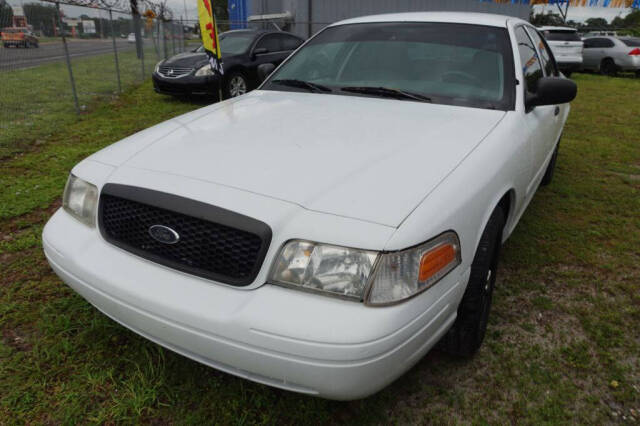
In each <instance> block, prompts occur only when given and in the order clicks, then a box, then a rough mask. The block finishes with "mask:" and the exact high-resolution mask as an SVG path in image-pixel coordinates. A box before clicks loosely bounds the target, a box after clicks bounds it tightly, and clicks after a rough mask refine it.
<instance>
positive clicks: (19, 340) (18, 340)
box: [2, 329, 32, 352]
mask: <svg viewBox="0 0 640 426" xmlns="http://www.w3.org/2000/svg"><path fill="white" fill-rule="evenodd" d="M2 340H3V341H4V342H5V343H6V344H7V345H8V346H11V347H12V348H14V349H17V350H19V351H23V352H28V351H30V350H31V348H32V346H31V344H30V343H29V342H28V341H27V339H26V338H25V337H24V336H21V335H20V333H19V332H18V331H16V330H11V329H4V330H2Z"/></svg>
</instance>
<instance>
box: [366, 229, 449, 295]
mask: <svg viewBox="0 0 640 426" xmlns="http://www.w3.org/2000/svg"><path fill="white" fill-rule="evenodd" d="M460 262H461V257H460V241H459V240H458V236H457V235H456V233H455V232H451V231H449V232H445V233H444V234H441V235H439V236H438V237H436V238H434V239H432V240H430V241H428V242H426V243H424V244H421V245H419V246H417V247H414V248H411V249H408V250H402V251H397V252H392V253H386V254H384V255H383V256H382V258H381V259H380V263H379V265H378V267H377V268H376V273H375V276H374V277H373V281H372V283H371V287H370V289H369V292H368V294H367V300H366V302H367V304H369V305H387V304H391V303H396V302H399V301H401V300H404V299H408V298H409V297H412V296H415V295H416V294H418V293H420V292H422V291H424V290H426V289H428V288H429V287H431V286H433V285H434V284H435V283H437V282H438V281H440V279H441V278H442V277H444V276H445V275H447V274H448V273H449V272H450V271H451V270H452V269H454V268H455V267H456V266H458V265H459V264H460Z"/></svg>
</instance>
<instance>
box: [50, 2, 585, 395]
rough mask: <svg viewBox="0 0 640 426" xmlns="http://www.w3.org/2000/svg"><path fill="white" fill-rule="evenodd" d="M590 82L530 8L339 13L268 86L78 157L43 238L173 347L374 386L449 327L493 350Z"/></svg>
mask: <svg viewBox="0 0 640 426" xmlns="http://www.w3.org/2000/svg"><path fill="white" fill-rule="evenodd" d="M263 65H264V66H265V67H267V66H268V65H267V64H263ZM575 94H576V85H575V83H573V82H572V81H571V80H568V79H566V78H563V77H561V76H559V75H558V71H557V69H556V64H555V63H554V61H553V56H552V55H550V54H549V52H548V48H547V46H546V44H545V42H544V40H542V38H541V36H540V35H539V34H538V32H537V31H536V29H535V28H534V27H532V26H531V25H530V24H529V23H527V22H525V21H522V20H519V19H514V18H510V17H506V16H499V15H484V14H468V13H409V14H396V15H380V16H371V17H366V18H360V19H350V20H347V21H342V22H339V23H337V24H334V25H331V26H329V27H327V28H325V29H324V30H322V31H321V32H320V33H318V34H317V35H316V36H314V37H313V38H312V39H310V40H309V41H308V42H306V43H305V44H304V45H303V46H302V47H300V48H299V49H298V50H297V51H296V52H295V53H294V54H293V55H292V56H290V57H289V58H288V59H287V60H286V61H285V62H284V63H283V64H282V65H281V66H280V67H279V68H278V69H276V70H275V71H274V72H273V73H272V74H271V75H270V76H269V78H268V80H267V81H265V82H264V83H263V85H262V86H261V87H260V88H259V89H258V90H256V91H253V92H251V93H248V94H246V95H242V96H239V97H236V98H233V99H230V100H227V101H224V102H221V103H218V104H215V105H211V106H208V107H205V108H202V109H200V110H197V111H193V112H191V113H188V114H185V115H182V116H180V117H176V118H174V119H172V120H169V121H167V122H165V123H162V124H159V125H157V126H155V127H152V128H150V129H147V130H144V131H142V132H140V133H138V134H136V135H133V136H131V137H128V138H126V139H124V140H122V141H120V142H118V143H116V144H114V145H112V146H110V147H108V148H106V149H104V150H102V151H99V152H97V153H96V154H93V155H92V156H90V157H89V158H87V159H85V160H84V161H82V162H80V163H79V164H78V165H76V166H75V167H74V168H73V170H72V174H71V175H70V177H69V180H68V183H67V186H66V188H65V191H64V196H63V208H62V209H60V210H59V211H58V212H56V213H55V214H54V215H53V217H52V218H51V219H50V220H49V222H48V223H47V225H46V227H45V229H44V232H43V246H44V251H45V254H46V256H47V259H48V260H49V263H50V264H51V266H52V267H53V269H54V270H55V271H56V273H57V274H58V275H59V276H60V277H61V278H62V279H63V280H64V281H65V282H66V283H67V284H68V285H69V286H71V287H72V288H73V289H75V290H76V291H77V292H78V293H80V294H81V295H82V296H83V297H85V298H86V299H87V300H88V301H89V302H91V303H92V304H93V305H95V306H96V307H97V308H98V309H100V310H101V311H102V312H104V313H105V314H106V315H108V316H110V317H111V318H113V319H114V320H115V321H118V322H119V323H121V324H122V325H124V326H126V327H129V328H130V329H132V330H134V331H135V332H136V333H139V334H140V335H142V336H144V337H146V338H148V339H150V340H153V341H154V342H157V343H158V344H160V345H163V346H165V347H167V348H169V349H171V350H173V351H176V352H178V353H181V354H183V355H184V356H187V357H189V358H192V359H194V360H196V361H199V362H202V363H204V364H207V365H210V366H212V367H215V368H218V369H220V370H223V371H226V372H229V373H231V374H235V375H238V376H240V377H244V378H246V379H249V380H254V381H256V382H260V383H265V384H268V385H271V386H276V387H279V388H283V389H288V390H291V391H296V392H302V393H305V394H309V395H319V396H323V397H327V398H335V399H355V398H362V397H365V396H367V395H370V394H371V393H373V392H376V391H378V390H380V389H381V388H383V387H384V386H386V385H387V384H389V383H390V382H392V381H393V380H394V379H396V378H397V377H398V376H399V375H401V374H402V373H403V372H405V371H407V370H408V369H409V368H411V366H412V365H414V364H415V363H416V362H418V361H419V360H420V358H422V357H423V356H424V355H425V354H426V353H427V352H428V351H429V350H430V349H431V348H432V347H433V346H434V345H435V344H436V343H437V342H438V341H441V342H442V347H443V348H444V349H446V350H447V351H449V352H451V353H454V354H459V355H466V356H469V355H472V354H473V353H474V352H475V351H476V350H477V349H478V348H479V347H480V344H481V343H482V340H483V337H484V334H485V330H486V327H487V320H488V317H489V310H490V306H491V299H492V294H493V288H494V284H495V282H496V276H497V269H496V268H497V266H498V257H499V254H500V246H501V245H502V242H503V241H505V240H506V239H507V238H508V237H509V235H510V234H511V233H512V231H513V229H514V228H515V226H516V224H517V223H518V220H519V219H520V217H521V215H522V214H523V213H524V210H525V208H526V207H527V205H528V204H529V202H530V201H531V199H532V198H533V196H534V194H535V193H536V189H537V188H538V186H539V185H540V184H547V183H549V182H550V181H551V178H552V175H553V169H554V165H555V162H556V158H557V152H558V141H559V139H560V134H561V133H562V128H563V126H564V123H565V121H566V119H567V116H568V114H569V104H568V102H569V101H571V100H572V99H573V98H574V96H575Z"/></svg>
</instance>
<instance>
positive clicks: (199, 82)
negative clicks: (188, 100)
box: [152, 73, 220, 96]
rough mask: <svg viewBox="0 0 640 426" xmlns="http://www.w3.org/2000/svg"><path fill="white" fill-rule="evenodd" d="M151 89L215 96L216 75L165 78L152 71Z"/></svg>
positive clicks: (217, 87) (216, 89) (160, 91)
mask: <svg viewBox="0 0 640 426" xmlns="http://www.w3.org/2000/svg"><path fill="white" fill-rule="evenodd" d="M152 79H153V89H154V90H155V91H156V93H160V94H163V95H173V96H188V95H204V96H215V95H218V92H219V90H218V89H219V82H220V80H219V78H218V76H215V75H214V76H206V77H195V76H193V75H188V76H185V77H180V78H165V77H162V76H160V75H158V74H157V73H153V76H152Z"/></svg>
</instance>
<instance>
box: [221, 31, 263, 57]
mask: <svg viewBox="0 0 640 426" xmlns="http://www.w3.org/2000/svg"><path fill="white" fill-rule="evenodd" d="M255 36H256V35H255V34H254V33H227V34H220V46H221V47H222V49H221V50H222V55H223V56H231V55H240V54H242V53H244V52H246V51H247V49H248V48H249V46H250V45H251V42H252V41H253V39H254V38H255Z"/></svg>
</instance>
